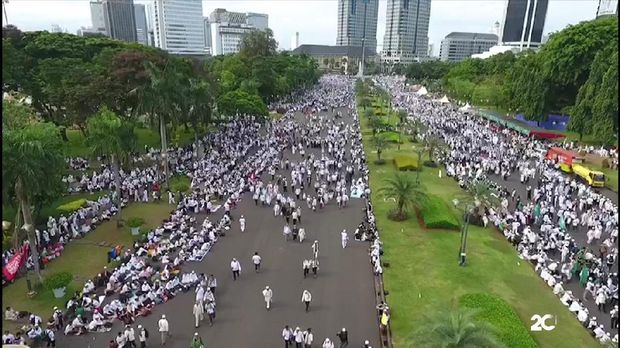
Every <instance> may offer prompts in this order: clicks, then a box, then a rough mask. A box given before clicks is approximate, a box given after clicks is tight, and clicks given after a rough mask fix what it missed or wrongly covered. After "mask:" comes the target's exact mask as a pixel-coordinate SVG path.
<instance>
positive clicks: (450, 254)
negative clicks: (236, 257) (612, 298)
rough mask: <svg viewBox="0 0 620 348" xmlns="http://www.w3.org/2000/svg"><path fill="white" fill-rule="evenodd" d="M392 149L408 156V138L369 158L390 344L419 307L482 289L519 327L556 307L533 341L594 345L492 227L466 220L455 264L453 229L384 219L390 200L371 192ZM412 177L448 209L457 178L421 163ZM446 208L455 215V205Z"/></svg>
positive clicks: (421, 312)
mask: <svg viewBox="0 0 620 348" xmlns="http://www.w3.org/2000/svg"><path fill="white" fill-rule="evenodd" d="M360 114H361V115H362V114H363V113H362V112H360ZM362 126H363V128H362V129H363V132H362V134H363V135H364V147H365V150H366V154H367V155H368V156H369V157H370V158H373V157H374V155H375V154H374V151H373V148H372V146H370V138H371V137H372V135H371V134H372V133H371V132H369V131H368V127H367V126H366V120H365V118H363V117H362ZM371 153H372V154H371ZM398 154H406V155H412V156H415V154H414V153H413V150H412V144H411V143H409V142H408V140H405V144H403V146H401V151H398V150H397V149H396V148H395V147H393V148H392V149H390V150H387V151H384V153H383V155H382V157H384V158H385V159H386V162H387V164H385V165H381V166H378V165H376V164H374V163H373V161H369V167H370V187H371V190H372V192H373V197H372V198H373V202H374V208H375V214H376V218H377V226H378V228H379V230H380V232H381V238H382V240H383V243H384V250H385V255H384V256H383V261H384V262H387V263H389V264H390V265H389V267H384V274H383V275H384V281H385V289H386V290H387V291H388V292H389V295H388V297H387V299H388V303H389V304H390V308H392V319H391V323H392V333H393V340H394V346H395V347H406V346H408V343H409V342H410V338H409V337H411V336H410V335H411V333H412V332H414V331H415V329H416V328H417V327H418V326H419V324H421V323H422V322H423V320H424V318H425V317H424V316H425V315H426V314H430V313H432V312H433V311H435V310H437V309H439V308H442V307H445V306H451V305H452V304H455V303H458V302H459V298H460V297H461V296H462V295H465V294H472V293H490V294H492V295H494V296H497V297H499V298H502V299H504V300H505V301H506V302H508V303H510V304H511V305H512V306H513V308H514V310H515V311H516V313H517V315H518V317H519V318H520V319H521V321H522V325H523V327H522V329H523V330H529V327H530V325H531V323H532V322H531V320H530V318H531V317H532V315H534V314H541V315H542V314H546V313H549V314H553V315H556V316H557V318H558V325H557V327H556V329H555V330H553V331H548V332H541V333H532V336H533V338H534V340H535V341H536V343H537V344H538V345H539V346H540V347H549V348H555V347H567V346H570V347H594V346H597V343H596V341H595V340H594V339H592V338H591V336H590V335H589V334H588V333H587V331H586V330H585V329H583V327H582V326H581V325H580V324H579V322H578V321H577V319H576V318H575V317H574V316H573V315H572V314H571V313H570V312H569V311H568V310H567V309H566V308H565V307H564V306H563V305H562V304H561V303H560V301H559V299H558V298H557V297H556V296H555V295H554V294H553V292H552V291H551V289H550V288H549V287H548V286H547V285H546V284H544V283H543V281H542V280H541V279H540V278H539V277H538V275H536V274H535V273H534V270H533V267H532V266H531V265H530V264H528V263H527V262H524V261H522V260H521V259H519V258H518V256H517V252H516V251H515V249H514V248H513V247H512V245H511V244H510V243H508V241H506V239H505V238H504V236H503V235H502V234H500V233H499V232H497V231H496V230H494V229H491V228H488V229H483V228H480V227H476V226H472V227H470V232H469V239H468V244H467V256H468V263H467V266H466V267H459V266H458V250H459V242H460V234H459V232H458V231H446V230H432V231H431V230H423V229H422V228H421V227H420V226H419V224H418V221H417V219H415V218H414V217H412V218H410V219H409V220H407V221H405V222H394V221H391V220H389V219H388V218H387V214H388V211H389V210H390V209H392V208H393V203H389V202H387V203H386V202H384V201H383V199H382V198H381V197H378V196H377V194H376V192H378V189H379V188H380V187H381V186H382V185H383V184H382V178H384V177H385V176H386V175H389V174H390V173H392V172H393V171H395V169H394V166H393V165H390V164H389V163H391V161H392V158H393V157H394V156H395V155H398ZM423 160H424V158H423ZM439 169H441V170H442V172H443V173H444V175H443V177H442V178H441V179H440V178H439V177H438V171H439ZM410 175H415V173H411V174H410ZM420 181H421V182H422V183H423V185H424V186H425V187H426V189H427V191H428V192H429V193H432V194H434V195H436V196H438V197H440V198H441V199H443V200H444V201H445V202H446V205H447V206H448V207H449V209H452V206H451V205H450V202H451V200H452V199H453V198H454V197H455V196H456V195H458V194H461V193H462V191H461V189H460V188H459V187H458V185H457V183H456V182H455V181H454V180H453V179H451V178H448V177H446V176H445V169H443V168H434V169H432V168H427V167H424V169H423V170H422V172H421V173H420ZM453 213H454V214H455V215H456V216H458V215H457V214H456V211H453ZM515 348H520V347H515Z"/></svg>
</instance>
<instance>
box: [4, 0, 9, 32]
mask: <svg viewBox="0 0 620 348" xmlns="http://www.w3.org/2000/svg"><path fill="white" fill-rule="evenodd" d="M8 3H9V0H2V12H3V13H4V22H5V23H4V26H7V25H9V18H8V17H7V15H6V5H5V4H8Z"/></svg>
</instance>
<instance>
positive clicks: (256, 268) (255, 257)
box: [252, 252, 262, 273]
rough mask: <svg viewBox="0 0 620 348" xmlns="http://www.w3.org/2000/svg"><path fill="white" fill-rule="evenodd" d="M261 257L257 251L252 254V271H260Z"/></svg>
mask: <svg viewBox="0 0 620 348" xmlns="http://www.w3.org/2000/svg"><path fill="white" fill-rule="evenodd" d="M261 260H262V258H261V257H260V255H258V252H254V255H252V263H254V271H255V272H256V273H258V272H259V271H260V262H261Z"/></svg>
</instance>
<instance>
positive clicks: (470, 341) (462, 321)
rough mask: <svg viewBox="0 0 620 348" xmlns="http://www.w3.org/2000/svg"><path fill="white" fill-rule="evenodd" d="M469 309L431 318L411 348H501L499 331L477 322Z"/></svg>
mask: <svg viewBox="0 0 620 348" xmlns="http://www.w3.org/2000/svg"><path fill="white" fill-rule="evenodd" d="M475 315H476V311H473V310H470V309H453V310H445V309H444V310H440V311H439V312H437V313H436V314H435V315H432V316H429V317H428V318H427V320H426V324H425V325H422V326H421V327H420V328H419V329H418V330H417V331H416V332H415V333H414V339H413V340H412V341H413V342H411V343H410V344H409V347H412V348H413V347H416V348H417V347H432V348H499V347H503V346H504V345H503V344H502V343H501V342H500V341H499V340H498V339H497V336H496V335H497V334H496V330H495V328H494V327H493V326H491V325H490V324H488V323H485V322H480V321H477V320H476V319H475Z"/></svg>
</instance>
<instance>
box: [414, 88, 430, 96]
mask: <svg viewBox="0 0 620 348" xmlns="http://www.w3.org/2000/svg"><path fill="white" fill-rule="evenodd" d="M416 94H417V95H427V94H428V91H427V90H426V88H425V87H424V86H422V88H420V89H419V90H418V91H417V92H416Z"/></svg>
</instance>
